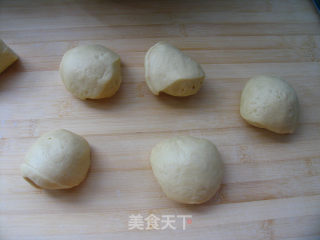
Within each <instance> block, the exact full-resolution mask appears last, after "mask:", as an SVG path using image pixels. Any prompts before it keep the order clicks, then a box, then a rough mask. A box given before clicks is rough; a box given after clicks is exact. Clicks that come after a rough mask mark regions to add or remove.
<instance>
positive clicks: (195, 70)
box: [145, 42, 205, 97]
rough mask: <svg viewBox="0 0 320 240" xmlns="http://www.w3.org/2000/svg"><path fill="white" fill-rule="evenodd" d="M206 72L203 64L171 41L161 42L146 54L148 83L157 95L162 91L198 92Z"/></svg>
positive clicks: (187, 93) (170, 93) (182, 93)
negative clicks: (170, 42) (202, 66)
mask: <svg viewBox="0 0 320 240" xmlns="http://www.w3.org/2000/svg"><path fill="white" fill-rule="evenodd" d="M204 77H205V74H204V72H203V70H202V68H201V66H200V65H199V64H198V63H197V62H196V61H194V60H193V59H191V58H190V57H189V56H187V55H185V54H184V53H183V52H181V51H180V50H179V49H178V48H176V47H174V46H172V45H170V44H169V43H165V42H159V43H157V44H155V45H154V46H152V47H151V48H150V49H149V50H148V52H147V54H146V56H145V79H146V83H147V85H148V87H149V89H150V90H151V92H152V93H153V94H155V95H159V93H160V92H164V93H167V94H169V95H172V96H181V97H183V96H189V95H193V94H195V93H197V92H198V91H199V89H200V87H201V85H202V83H203V80H204Z"/></svg>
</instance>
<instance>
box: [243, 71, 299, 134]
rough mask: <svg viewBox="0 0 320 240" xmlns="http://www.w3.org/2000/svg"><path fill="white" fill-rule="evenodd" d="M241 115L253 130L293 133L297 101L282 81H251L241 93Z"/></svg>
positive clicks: (257, 78)
mask: <svg viewBox="0 0 320 240" xmlns="http://www.w3.org/2000/svg"><path fill="white" fill-rule="evenodd" d="M240 114H241V116H242V117H243V118H244V119H245V120H246V121H247V122H248V123H250V124H251V125H253V126H256V127H259V128H265V129H268V130H270V131H272V132H275V133H281V134H285V133H293V132H294V130H295V129H296V127H297V123H298V116H299V102H298V97H297V95H296V92H295V91H294V89H293V88H292V87H291V86H290V85H289V84H288V83H287V82H285V81H284V80H281V79H279V78H274V77H267V76H258V77H254V78H251V79H250V80H249V81H248V82H247V84H246V86H245V87H244V89H243V91H242V95H241V103H240Z"/></svg>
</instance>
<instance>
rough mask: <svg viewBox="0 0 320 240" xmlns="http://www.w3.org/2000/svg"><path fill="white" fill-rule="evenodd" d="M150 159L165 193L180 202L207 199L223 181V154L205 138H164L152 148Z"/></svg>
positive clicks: (195, 202)
mask: <svg viewBox="0 0 320 240" xmlns="http://www.w3.org/2000/svg"><path fill="white" fill-rule="evenodd" d="M150 161H151V166H152V170H153V173H154V175H155V177H156V179H157V180H158V182H159V184H160V186H161V188H162V190H163V191H164V193H165V194H166V195H167V197H168V198H170V199H172V200H175V201H177V202H180V203H188V204H200V203H203V202H206V201H207V200H209V199H210V198H211V197H212V196H213V195H214V194H215V193H216V192H217V190H218V189H219V187H220V184H221V181H222V176H223V164H222V161H221V159H220V154H219V152H218V150H217V148H216V147H215V145H214V144H213V143H212V142H210V141H208V140H205V139H200V138H195V137H190V136H180V137H173V138H170V139H167V140H164V141H163V142H160V143H159V144H157V145H156V146H155V147H154V148H153V149H152V152H151V157H150Z"/></svg>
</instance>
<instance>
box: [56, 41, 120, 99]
mask: <svg viewBox="0 0 320 240" xmlns="http://www.w3.org/2000/svg"><path fill="white" fill-rule="evenodd" d="M60 76H61V78H62V81H63V83H64V85H65V87H66V88H67V89H68V91H69V92H71V93H72V94H73V95H75V96H76V97H78V98H80V99H100V98H106V97H111V96H113V95H114V94H115V93H116V92H117V91H118V89H119V87H120V84H121V73H120V57H119V56H118V55H117V54H116V53H114V52H112V51H111V50H109V49H108V48H106V47H104V46H100V45H82V46H78V47H75V48H72V49H70V50H69V51H67V52H66V53H65V54H64V56H63V58H62V61H61V63H60Z"/></svg>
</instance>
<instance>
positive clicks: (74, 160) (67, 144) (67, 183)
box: [21, 129, 90, 189]
mask: <svg viewBox="0 0 320 240" xmlns="http://www.w3.org/2000/svg"><path fill="white" fill-rule="evenodd" d="M89 166H90V147H89V144H88V142H87V141H86V140H85V139H84V138H83V137H81V136H79V135H77V134H75V133H72V132H69V131H67V130H64V129H60V130H55V131H51V132H49V133H47V134H44V135H43V136H41V137H40V138H38V140H37V141H36V142H35V143H34V144H33V146H32V147H31V149H30V150H29V152H28V153H27V155H26V157H25V162H24V163H23V164H22V165H21V172H22V176H23V178H24V179H25V180H27V181H28V182H29V183H31V184H32V185H33V186H35V187H38V188H44V189H66V188H72V187H75V186H77V185H79V184H80V183H81V182H82V181H83V180H84V179H85V177H86V175H87V172H88V169H89Z"/></svg>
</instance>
